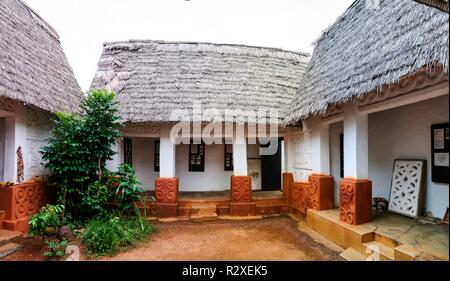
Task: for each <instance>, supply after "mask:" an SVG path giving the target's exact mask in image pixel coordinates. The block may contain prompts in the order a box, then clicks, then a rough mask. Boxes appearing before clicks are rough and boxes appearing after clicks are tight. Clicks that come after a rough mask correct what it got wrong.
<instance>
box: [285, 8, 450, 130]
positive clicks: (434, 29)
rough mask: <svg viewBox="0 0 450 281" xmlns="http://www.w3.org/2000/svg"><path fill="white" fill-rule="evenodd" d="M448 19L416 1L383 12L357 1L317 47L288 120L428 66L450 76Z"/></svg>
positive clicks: (347, 99)
mask: <svg viewBox="0 0 450 281" xmlns="http://www.w3.org/2000/svg"><path fill="white" fill-rule="evenodd" d="M370 2H373V3H376V2H377V1H368V2H367V3H370ZM448 20H449V15H448V13H447V12H444V11H442V10H439V9H436V8H434V7H431V6H428V5H424V4H421V3H418V2H416V1H412V0H380V6H379V7H378V8H376V7H370V6H367V5H366V0H357V1H355V2H354V3H353V4H352V5H351V6H350V8H348V9H347V11H346V12H345V13H344V14H343V15H342V16H341V17H340V18H339V19H338V20H337V22H336V23H335V24H334V25H332V26H331V27H330V28H329V29H328V30H326V31H325V32H324V33H323V35H322V36H321V37H320V38H319V39H318V41H317V42H316V47H315V50H314V53H313V55H312V57H311V61H310V64H309V66H308V69H307V72H306V73H305V75H304V81H303V83H302V84H303V85H304V87H303V88H301V89H299V92H298V93H297V97H296V100H295V102H294V103H293V105H292V107H291V110H290V112H289V114H288V116H287V118H286V121H287V122H289V123H295V122H297V121H299V120H301V119H304V118H306V117H308V116H310V115H320V114H324V113H325V112H326V110H327V108H329V106H331V105H334V104H339V103H344V102H347V101H349V100H351V99H352V98H354V97H361V96H363V95H364V94H366V93H368V92H370V91H373V90H376V89H378V88H381V87H382V86H383V85H388V84H392V83H396V82H398V81H399V80H400V78H402V77H403V76H405V75H411V74H413V73H414V72H416V71H417V70H419V69H421V68H422V67H424V66H432V65H436V64H440V65H441V66H443V68H444V71H445V72H446V73H448V69H449V53H448V52H449V42H448V39H449V28H448Z"/></svg>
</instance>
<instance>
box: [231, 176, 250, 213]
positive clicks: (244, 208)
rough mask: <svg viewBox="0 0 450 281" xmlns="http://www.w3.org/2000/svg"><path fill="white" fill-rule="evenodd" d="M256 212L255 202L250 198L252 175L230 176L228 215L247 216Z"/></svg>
mask: <svg viewBox="0 0 450 281" xmlns="http://www.w3.org/2000/svg"><path fill="white" fill-rule="evenodd" d="M255 214H256V203H255V202H253V199H252V177H251V176H232V177H231V203H230V215H232V216H248V215H255Z"/></svg>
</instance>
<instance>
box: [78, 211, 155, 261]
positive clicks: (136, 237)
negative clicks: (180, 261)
mask: <svg viewBox="0 0 450 281" xmlns="http://www.w3.org/2000/svg"><path fill="white" fill-rule="evenodd" d="M142 226H144V227H142ZM154 231H155V228H154V227H153V226H152V225H151V224H150V223H149V222H147V221H145V220H142V219H141V218H140V217H135V216H133V217H119V216H112V217H110V218H109V219H107V220H106V221H105V220H102V219H93V220H91V221H90V222H89V223H88V225H87V227H86V231H85V232H84V233H83V235H82V241H83V243H84V244H85V245H86V246H87V250H88V253H89V254H90V255H94V256H104V255H112V254H114V253H116V252H118V251H120V250H123V249H127V248H129V247H131V246H134V245H135V244H136V242H137V241H141V240H144V239H145V238H147V237H148V235H149V234H150V233H152V232H154Z"/></svg>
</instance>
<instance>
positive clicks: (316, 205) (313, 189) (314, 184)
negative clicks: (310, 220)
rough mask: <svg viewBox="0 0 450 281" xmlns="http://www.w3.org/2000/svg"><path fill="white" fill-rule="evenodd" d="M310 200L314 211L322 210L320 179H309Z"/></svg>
mask: <svg viewBox="0 0 450 281" xmlns="http://www.w3.org/2000/svg"><path fill="white" fill-rule="evenodd" d="M309 200H310V206H311V208H313V209H314V210H318V209H320V179H319V178H318V177H309Z"/></svg>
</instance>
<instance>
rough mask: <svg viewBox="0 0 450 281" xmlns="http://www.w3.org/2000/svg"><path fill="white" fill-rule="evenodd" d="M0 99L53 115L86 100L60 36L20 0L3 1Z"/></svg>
mask: <svg viewBox="0 0 450 281" xmlns="http://www.w3.org/2000/svg"><path fill="white" fill-rule="evenodd" d="M0 97H6V98H10V99H14V100H17V101H20V102H23V103H25V104H30V105H34V106H36V107H38V108H41V109H44V110H47V111H49V112H56V111H73V110H74V109H76V108H78V104H79V102H80V101H81V99H82V98H83V93H82V91H81V88H80V86H79V85H78V83H77V81H76V79H75V76H74V74H73V71H72V69H71V68H70V66H69V63H68V61H67V58H66V56H65V54H64V52H63V50H62V47H61V44H60V42H59V37H58V35H57V34H56V32H55V31H54V30H53V29H52V28H51V27H50V26H49V25H48V24H47V23H46V22H45V21H44V20H42V19H41V18H40V17H39V15H37V14H36V13H35V12H34V11H32V10H31V9H30V8H29V7H28V6H27V5H26V4H24V3H23V2H21V1H19V0H1V1H0Z"/></svg>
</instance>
